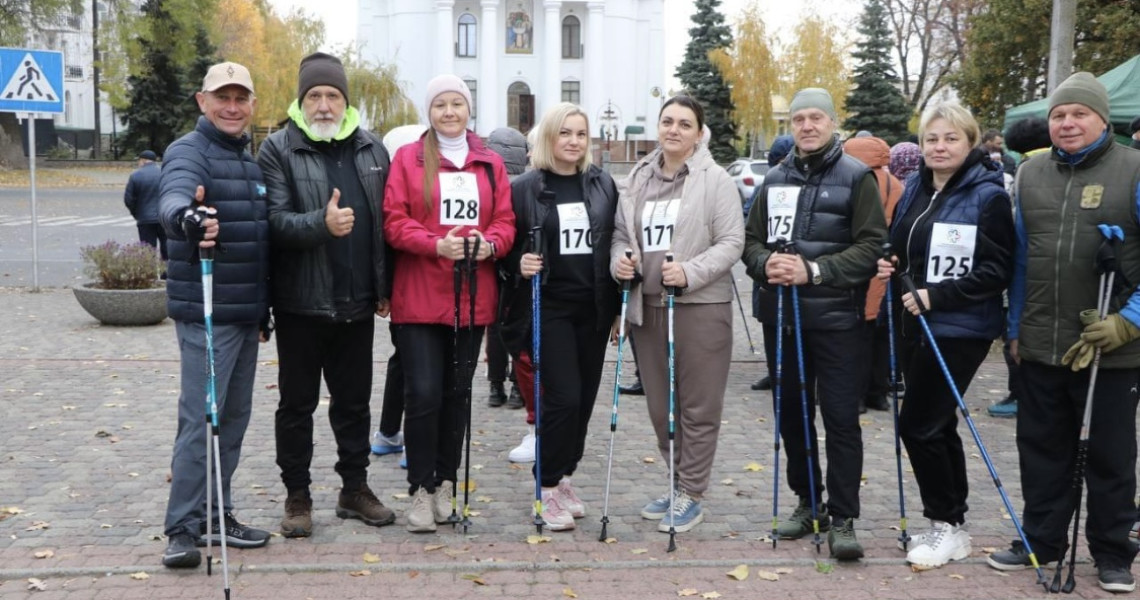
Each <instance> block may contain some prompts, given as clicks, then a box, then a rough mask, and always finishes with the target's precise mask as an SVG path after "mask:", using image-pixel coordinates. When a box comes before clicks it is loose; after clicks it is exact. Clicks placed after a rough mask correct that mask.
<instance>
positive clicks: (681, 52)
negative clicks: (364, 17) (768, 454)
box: [269, 0, 862, 88]
mask: <svg viewBox="0 0 1140 600" xmlns="http://www.w3.org/2000/svg"><path fill="white" fill-rule="evenodd" d="M269 1H270V4H272V5H273V6H274V7H276V8H277V9H278V12H279V13H281V14H286V13H288V12H290V11H292V10H293V7H301V8H304V9H305V10H307V11H316V14H317V16H319V17H321V18H322V19H323V20H324V22H325V31H326V36H325V39H326V46H327V47H326V48H325V49H326V50H330V49H332V47H333V46H343V45H344V44H345V43H346V42H349V41H352V40H355V38H356V22H357V16H356V7H357V0H321V2H313V1H312V0H269ZM749 2H750V0H723V2H721V6H720V11H721V13H722V14H724V16H725V18H726V19H727V20H728V22H729V24H733V23H735V21H736V19H737V17H738V16H739V15H740V12H741V11H742V10H743V9H744V7H745V6H747V5H748V3H749ZM757 3H758V4H759V5H760V7H761V8H760V11H761V15H762V16H763V18H764V22H765V24H766V25H767V29H768V34H769V35H773V34H775V35H777V36H780V37H782V38H784V39H785V40H786V39H787V38H788V37H789V36H790V32H791V29H792V28H793V27H795V25H796V23H797V22H798V21H799V19H800V16H801V15H803V14H807V13H808V12H809V11H810V10H811V8H810V7H811V6H813V5H814V6H815V7H816V10H819V11H820V13H821V14H823V15H824V16H825V17H827V18H828V19H829V20H830V21H832V22H834V23H836V24H838V25H839V26H840V27H841V28H844V29H846V30H849V31H850V32H851V35H852V38H853V37H854V35H855V31H854V26H855V23H856V22H857V19H858V14H859V10H860V7H861V5H862V4H861V2H860V1H859V0H814V1H813V0H807V1H805V0H790V1H780V0H762V1H759V0H758V2H757ZM536 4H538V3H536ZM824 7H826V8H824ZM825 11H826V12H825ZM692 14H693V0H665V31H666V32H670V34H669V35H666V36H665V56H664V60H665V73H666V74H667V75H669V76H670V77H671V76H672V74H673V72H674V71H675V70H676V68H677V65H678V64H679V63H680V62H681V60H682V59H683V58H684V56H685V45H686V44H688V35H674V34H672V33H671V32H675V31H678V30H680V31H687V30H688V28H689V27H690V26H691V25H692V21H691V20H690V17H691V16H692ZM670 87H672V88H675V87H679V86H678V84H677V83H676V82H675V81H674V82H673V83H671V84H670Z"/></svg>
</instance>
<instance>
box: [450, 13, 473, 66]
mask: <svg viewBox="0 0 1140 600" xmlns="http://www.w3.org/2000/svg"><path fill="white" fill-rule="evenodd" d="M478 42H479V36H478V31H476V22H475V15H473V14H471V13H463V14H461V15H459V36H458V39H457V41H456V42H455V55H456V56H458V57H460V58H475V48H477V47H478Z"/></svg>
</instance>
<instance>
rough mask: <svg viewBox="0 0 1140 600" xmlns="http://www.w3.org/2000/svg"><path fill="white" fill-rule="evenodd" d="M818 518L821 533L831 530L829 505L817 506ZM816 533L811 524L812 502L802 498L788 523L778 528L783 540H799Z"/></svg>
mask: <svg viewBox="0 0 1140 600" xmlns="http://www.w3.org/2000/svg"><path fill="white" fill-rule="evenodd" d="M816 507H817V516H818V519H819V532H820V533H823V532H825V531H827V530H828V529H830V527H831V519H830V518H829V517H828V516H827V505H826V504H824V503H822V502H820V503H818V504H817V505H816ZM814 532H815V528H814V527H813V526H812V522H811V501H810V500H808V499H807V498H800V503H799V505H797V506H796V510H795V511H793V512H792V516H791V517H789V518H788V520H787V521H784V522H782V523H780V525H779V527H777V528H776V533H777V534H779V536H780V539H782V540H798V539H800V538H802V537H804V536H805V535H811V534H813V533H814Z"/></svg>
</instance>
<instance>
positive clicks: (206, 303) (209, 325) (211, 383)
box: [198, 209, 230, 600]
mask: <svg viewBox="0 0 1140 600" xmlns="http://www.w3.org/2000/svg"><path fill="white" fill-rule="evenodd" d="M199 210H203V209H199ZM205 210H206V211H207V212H209V209H205ZM198 255H199V258H200V260H199V262H200V263H201V265H202V317H203V318H202V321H203V324H204V325H205V329H206V363H207V364H208V365H209V369H210V370H209V374H208V376H207V379H206V419H207V421H208V422H209V427H208V429H207V430H208V431H209V432H210V438H211V439H209V440H207V444H206V575H211V574H212V569H211V564H212V563H213V558H212V557H211V556H210V554H211V552H210V535H211V533H212V528H213V521H214V519H213V514H212V513H213V503H212V500H213V499H212V498H211V497H210V468H211V467H213V469H214V475H215V481H216V483H217V486H218V488H217V489H218V513H219V514H218V516H219V517H221V518H219V519H218V520H219V521H223V522H224V521H225V517H224V515H223V514H222V512H223V510H224V507H225V505H226V503H225V496H224V495H223V493H224V489H225V488H223V487H222V457H221V448H220V446H219V442H218V438H219V431H218V430H219V426H218V387H217V375H216V374H215V372H214V248H213V246H211V247H209V248H199V249H198ZM211 446H212V448H213V453H212V454H213V463H212V464H211V462H210V455H211V452H210V450H211ZM218 534H219V535H218V539H219V540H221V542H220V545H221V547H222V590H223V592H224V594H225V597H226V600H229V597H230V563H229V556H228V554H227V552H226V528H225V526H224V525H219V526H218Z"/></svg>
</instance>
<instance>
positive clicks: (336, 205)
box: [325, 188, 356, 237]
mask: <svg viewBox="0 0 1140 600" xmlns="http://www.w3.org/2000/svg"><path fill="white" fill-rule="evenodd" d="M355 220H356V217H354V216H353V215H352V209H351V208H341V207H340V190H339V189H337V188H333V193H332V198H329V204H328V207H326V208H325V227H328V229H329V233H331V234H333V236H334V237H344V236H346V235H348V234H349V232H351V231H352V223H353V222H354V221H355Z"/></svg>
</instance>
